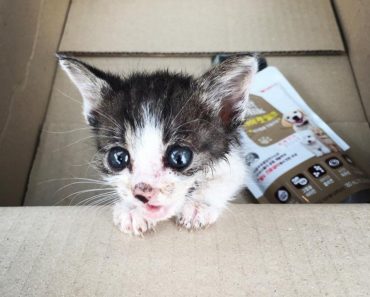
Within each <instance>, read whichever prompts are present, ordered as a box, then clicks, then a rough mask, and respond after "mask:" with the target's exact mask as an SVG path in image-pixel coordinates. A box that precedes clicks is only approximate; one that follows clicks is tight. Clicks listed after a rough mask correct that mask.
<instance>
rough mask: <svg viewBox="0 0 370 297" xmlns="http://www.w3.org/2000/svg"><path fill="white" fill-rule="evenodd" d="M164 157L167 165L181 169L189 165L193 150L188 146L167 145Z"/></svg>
mask: <svg viewBox="0 0 370 297" xmlns="http://www.w3.org/2000/svg"><path fill="white" fill-rule="evenodd" d="M166 158H167V163H168V166H169V167H171V168H173V169H177V170H181V169H184V168H185V167H187V166H189V165H190V163H191V161H192V160H193V152H192V151H191V150H190V149H189V148H188V147H182V146H179V145H175V146H171V147H169V149H168V150H167V154H166Z"/></svg>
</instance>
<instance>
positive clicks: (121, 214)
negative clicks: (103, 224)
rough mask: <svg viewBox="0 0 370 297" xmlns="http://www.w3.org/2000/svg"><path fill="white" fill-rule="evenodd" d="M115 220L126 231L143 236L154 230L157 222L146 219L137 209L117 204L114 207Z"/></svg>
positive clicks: (119, 227) (120, 228)
mask: <svg viewBox="0 0 370 297" xmlns="http://www.w3.org/2000/svg"><path fill="white" fill-rule="evenodd" d="M113 222H114V224H115V225H116V226H117V227H118V229H119V230H121V231H122V232H124V233H127V234H131V235H136V236H142V235H143V234H144V233H145V232H147V231H149V230H153V229H154V226H155V222H153V221H148V220H146V219H145V218H144V217H143V216H142V214H141V213H140V212H139V211H137V210H136V209H131V210H130V209H127V208H126V207H122V206H120V205H116V206H115V207H114V209H113Z"/></svg>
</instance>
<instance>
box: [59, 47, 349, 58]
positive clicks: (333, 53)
mask: <svg viewBox="0 0 370 297" xmlns="http://www.w3.org/2000/svg"><path fill="white" fill-rule="evenodd" d="M58 53H59V54H62V55H73V56H80V57H188V56H189V57H211V56H214V55H218V54H233V55H238V54H246V53H250V52H223V51H218V52H176V53H162V52H119V51H118V52H109V51H106V52H91V51H58ZM259 53H261V54H262V55H265V56H270V57H274V56H337V55H346V52H345V51H344V49H343V50H304V51H262V52H259Z"/></svg>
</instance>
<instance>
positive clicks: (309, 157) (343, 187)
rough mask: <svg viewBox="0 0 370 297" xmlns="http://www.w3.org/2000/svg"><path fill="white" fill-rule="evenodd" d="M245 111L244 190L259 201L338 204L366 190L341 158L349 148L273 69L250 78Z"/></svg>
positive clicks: (365, 184)
mask: <svg viewBox="0 0 370 297" xmlns="http://www.w3.org/2000/svg"><path fill="white" fill-rule="evenodd" d="M249 111H250V113H249V115H248V116H247V118H246V121H245V122H244V129H245V132H246V136H245V142H246V145H247V146H248V153H246V155H245V162H246V163H247V165H248V168H249V170H250V176H251V177H252V179H251V180H248V181H247V187H248V188H249V189H250V191H251V192H252V194H253V195H254V196H255V198H256V199H257V200H258V201H259V202H261V203H263V202H269V203H271V202H272V203H309V202H341V201H342V200H343V199H345V198H346V197H347V196H349V195H351V194H353V193H355V192H357V191H360V190H362V189H368V188H370V179H368V178H366V176H365V174H364V173H363V172H362V171H361V170H359V169H358V168H356V167H355V166H354V164H353V161H352V160H351V159H350V157H349V156H347V155H346V154H345V151H347V150H348V149H349V146H348V145H347V144H346V143H345V142H344V140H343V139H341V138H340V137H339V136H338V135H337V134H336V133H335V132H334V131H333V130H332V129H331V128H330V127H329V126H328V125H327V124H325V123H324V122H323V121H322V120H321V119H320V118H319V117H318V115H317V114H315V113H314V112H313V111H312V110H311V109H310V108H309V106H308V105H307V104H306V103H305V102H304V100H303V99H302V98H301V97H300V96H299V94H298V93H297V92H296V91H295V90H294V88H293V87H292V86H291V85H290V84H289V82H288V81H287V80H286V79H285V77H284V76H283V75H282V74H281V73H280V72H279V71H278V70H277V69H276V68H275V67H267V68H266V69H264V70H263V71H261V72H259V73H258V74H257V75H256V78H255V81H254V82H253V85H252V88H251V96H250V103H249Z"/></svg>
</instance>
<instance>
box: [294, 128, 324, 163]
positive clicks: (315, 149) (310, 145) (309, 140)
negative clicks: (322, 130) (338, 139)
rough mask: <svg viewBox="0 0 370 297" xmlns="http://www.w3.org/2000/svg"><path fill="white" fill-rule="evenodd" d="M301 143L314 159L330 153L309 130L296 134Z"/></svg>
mask: <svg viewBox="0 0 370 297" xmlns="http://www.w3.org/2000/svg"><path fill="white" fill-rule="evenodd" d="M297 134H298V137H299V138H300V140H301V143H302V144H303V145H304V146H305V147H306V148H307V149H308V150H309V151H310V152H312V153H313V154H314V155H315V156H316V157H321V156H323V155H325V154H329V153H330V149H329V148H328V147H327V146H326V145H324V144H323V143H322V142H321V141H320V140H319V139H318V138H317V137H316V135H315V133H314V132H313V131H311V130H302V131H299V132H297Z"/></svg>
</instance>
